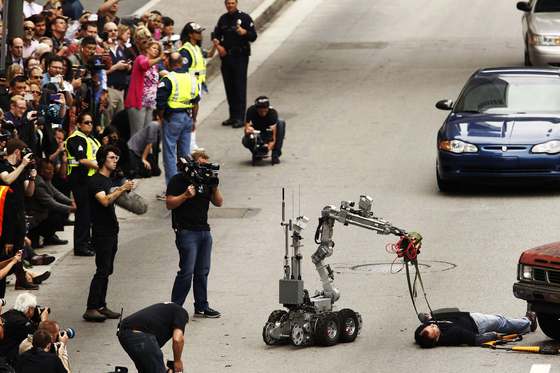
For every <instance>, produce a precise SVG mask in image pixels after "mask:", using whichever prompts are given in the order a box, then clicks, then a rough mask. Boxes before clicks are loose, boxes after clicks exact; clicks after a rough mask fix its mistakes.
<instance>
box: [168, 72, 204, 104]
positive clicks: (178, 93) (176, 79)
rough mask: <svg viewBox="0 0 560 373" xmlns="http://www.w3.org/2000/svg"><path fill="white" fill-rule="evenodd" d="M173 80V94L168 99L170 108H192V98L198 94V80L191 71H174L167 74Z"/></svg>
mask: <svg viewBox="0 0 560 373" xmlns="http://www.w3.org/2000/svg"><path fill="white" fill-rule="evenodd" d="M166 78H167V79H169V81H170V82H171V94H170V95H169V98H168V99H167V106H169V108H170V109H190V108H192V107H193V104H192V103H191V100H192V99H193V98H195V97H196V96H198V92H199V90H198V82H197V81H196V78H195V77H194V76H193V75H191V74H190V73H177V72H175V71H172V72H171V73H169V74H168V75H167V76H166Z"/></svg>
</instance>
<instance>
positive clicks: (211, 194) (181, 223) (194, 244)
mask: <svg viewBox="0 0 560 373" xmlns="http://www.w3.org/2000/svg"><path fill="white" fill-rule="evenodd" d="M208 159H209V157H208V155H207V154H206V152H205V151H204V149H197V150H195V151H194V152H193V153H192V160H187V161H186V164H185V163H183V164H181V165H179V167H180V168H181V172H179V173H178V174H177V175H175V176H173V177H172V178H171V180H170V181H169V184H168V185H167V192H166V207H167V209H168V210H172V213H171V216H172V226H173V230H174V231H175V237H176V240H175V242H176V245H177V250H178V251H179V271H178V272H177V276H176V277H175V283H174V284H173V290H172V292H171V301H172V302H173V303H176V304H178V305H180V306H182V305H183V303H185V299H186V297H187V294H188V293H189V290H190V288H191V282H192V284H193V290H194V299H195V303H194V315H195V316H203V317H210V318H217V317H220V316H221V314H220V312H218V311H216V310H213V309H212V308H210V307H209V306H208V295H207V288H208V274H209V273H210V259H211V252H212V235H211V234H210V226H209V225H208V208H209V207H210V202H212V204H213V205H214V206H217V207H220V206H222V204H223V203H224V198H223V197H222V193H221V192H220V190H219V188H218V184H219V179H218V175H217V170H218V169H219V166H218V165H214V164H211V163H208Z"/></svg>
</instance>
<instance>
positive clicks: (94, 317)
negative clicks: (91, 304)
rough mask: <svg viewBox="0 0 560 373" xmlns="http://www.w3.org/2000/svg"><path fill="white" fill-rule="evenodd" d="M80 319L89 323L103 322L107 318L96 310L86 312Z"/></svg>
mask: <svg viewBox="0 0 560 373" xmlns="http://www.w3.org/2000/svg"><path fill="white" fill-rule="evenodd" d="M82 317H83V318H84V320H86V321H91V322H103V321H105V320H106V319H107V316H105V315H103V314H102V313H101V312H99V311H98V310H96V309H88V310H86V312H85V313H84V314H83V315H82Z"/></svg>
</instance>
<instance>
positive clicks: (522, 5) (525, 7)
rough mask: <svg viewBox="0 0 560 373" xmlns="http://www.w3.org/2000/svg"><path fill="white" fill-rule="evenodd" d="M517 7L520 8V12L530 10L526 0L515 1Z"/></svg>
mask: <svg viewBox="0 0 560 373" xmlns="http://www.w3.org/2000/svg"><path fill="white" fill-rule="evenodd" d="M517 9H519V10H521V11H522V12H530V11H531V5H529V3H528V2H525V1H519V2H518V3H517Z"/></svg>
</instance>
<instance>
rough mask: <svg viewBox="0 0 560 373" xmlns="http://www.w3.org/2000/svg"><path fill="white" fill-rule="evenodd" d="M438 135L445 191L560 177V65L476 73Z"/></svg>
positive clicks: (445, 104)
mask: <svg viewBox="0 0 560 373" xmlns="http://www.w3.org/2000/svg"><path fill="white" fill-rule="evenodd" d="M436 107H437V108H438V109H441V110H450V111H451V113H450V114H449V115H448V116H447V118H446V119H445V122H444V123H443V125H442V126H441V128H440V130H439V132H438V135H437V165H436V176H437V183H438V187H439V189H440V191H450V190H453V189H455V188H456V187H457V186H459V185H464V184H465V183H467V182H473V183H488V182H490V183H494V182H502V181H515V182H518V181H535V182H538V183H540V182H546V181H560V69H556V68H530V67H523V68H513V67H508V68H488V69H481V70H478V71H476V72H475V73H474V74H473V75H472V76H471V77H470V78H469V80H468V81H467V83H466V84H465V87H464V88H463V90H462V91H461V93H460V95H459V98H458V99H457V102H455V103H454V102H453V101H451V100H442V101H439V102H438V103H437V104H436Z"/></svg>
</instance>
